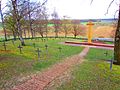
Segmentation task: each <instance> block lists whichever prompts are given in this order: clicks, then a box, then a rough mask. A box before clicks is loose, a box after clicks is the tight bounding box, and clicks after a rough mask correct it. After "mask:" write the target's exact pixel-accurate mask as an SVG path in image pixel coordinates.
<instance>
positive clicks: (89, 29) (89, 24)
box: [87, 21, 94, 43]
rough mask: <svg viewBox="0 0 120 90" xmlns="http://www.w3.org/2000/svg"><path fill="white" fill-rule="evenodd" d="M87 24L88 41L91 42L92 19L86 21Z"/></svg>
mask: <svg viewBox="0 0 120 90" xmlns="http://www.w3.org/2000/svg"><path fill="white" fill-rule="evenodd" d="M87 25H88V43H91V41H92V27H93V25H94V23H92V21H89V22H88V23H87Z"/></svg>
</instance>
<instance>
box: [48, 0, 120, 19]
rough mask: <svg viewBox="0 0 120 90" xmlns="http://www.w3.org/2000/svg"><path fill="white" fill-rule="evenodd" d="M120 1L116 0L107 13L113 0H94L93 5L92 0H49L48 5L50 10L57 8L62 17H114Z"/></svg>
mask: <svg viewBox="0 0 120 90" xmlns="http://www.w3.org/2000/svg"><path fill="white" fill-rule="evenodd" d="M119 1H120V0H115V2H114V3H113V4H112V6H111V7H110V9H109V13H108V14H107V15H105V13H106V12H107V7H108V6H109V4H110V2H111V0H94V2H93V3H92V5H90V2H91V0H48V3H47V5H48V6H47V7H48V8H49V11H50V12H52V11H53V10H54V8H56V11H57V12H58V14H59V15H60V16H61V18H62V16H64V15H67V16H69V17H70V18H73V19H93V18H98V19H100V18H114V14H115V12H116V10H118V3H119Z"/></svg>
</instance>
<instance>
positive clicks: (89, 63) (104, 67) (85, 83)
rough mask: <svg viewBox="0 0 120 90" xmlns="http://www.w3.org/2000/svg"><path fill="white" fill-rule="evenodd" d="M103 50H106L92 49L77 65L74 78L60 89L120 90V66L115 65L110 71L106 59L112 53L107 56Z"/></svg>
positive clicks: (59, 89)
mask: <svg viewBox="0 0 120 90" xmlns="http://www.w3.org/2000/svg"><path fill="white" fill-rule="evenodd" d="M103 52H104V50H100V49H91V50H90V52H89V53H88V55H87V56H86V60H85V62H84V63H83V64H82V65H79V66H76V67H75V70H74V71H73V72H72V74H73V79H72V80H71V81H70V82H67V83H66V84H63V85H62V86H61V87H59V88H58V90H120V67H119V66H116V65H113V69H112V71H110V68H109V67H110V66H109V63H107V62H106V61H105V59H106V60H107V59H110V58H111V55H110V56H107V57H106V56H104V55H103ZM110 53H111V54H112V51H110ZM103 60H104V61H103Z"/></svg>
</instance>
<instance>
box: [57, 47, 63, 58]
mask: <svg viewBox="0 0 120 90" xmlns="http://www.w3.org/2000/svg"><path fill="white" fill-rule="evenodd" d="M58 49H59V52H60V54H59V58H61V57H62V55H61V54H62V53H61V52H62V48H61V47H59V48H58Z"/></svg>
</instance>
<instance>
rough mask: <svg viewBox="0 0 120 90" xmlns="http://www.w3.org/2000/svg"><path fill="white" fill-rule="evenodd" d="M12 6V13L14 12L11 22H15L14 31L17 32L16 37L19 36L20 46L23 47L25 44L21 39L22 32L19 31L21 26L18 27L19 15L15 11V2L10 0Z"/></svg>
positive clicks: (15, 0)
mask: <svg viewBox="0 0 120 90" xmlns="http://www.w3.org/2000/svg"><path fill="white" fill-rule="evenodd" d="M12 5H13V11H14V14H13V20H15V21H16V29H17V32H18V36H19V39H20V42H21V45H22V46H25V42H24V39H23V37H22V30H21V25H20V19H19V13H18V10H17V0H12Z"/></svg>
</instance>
